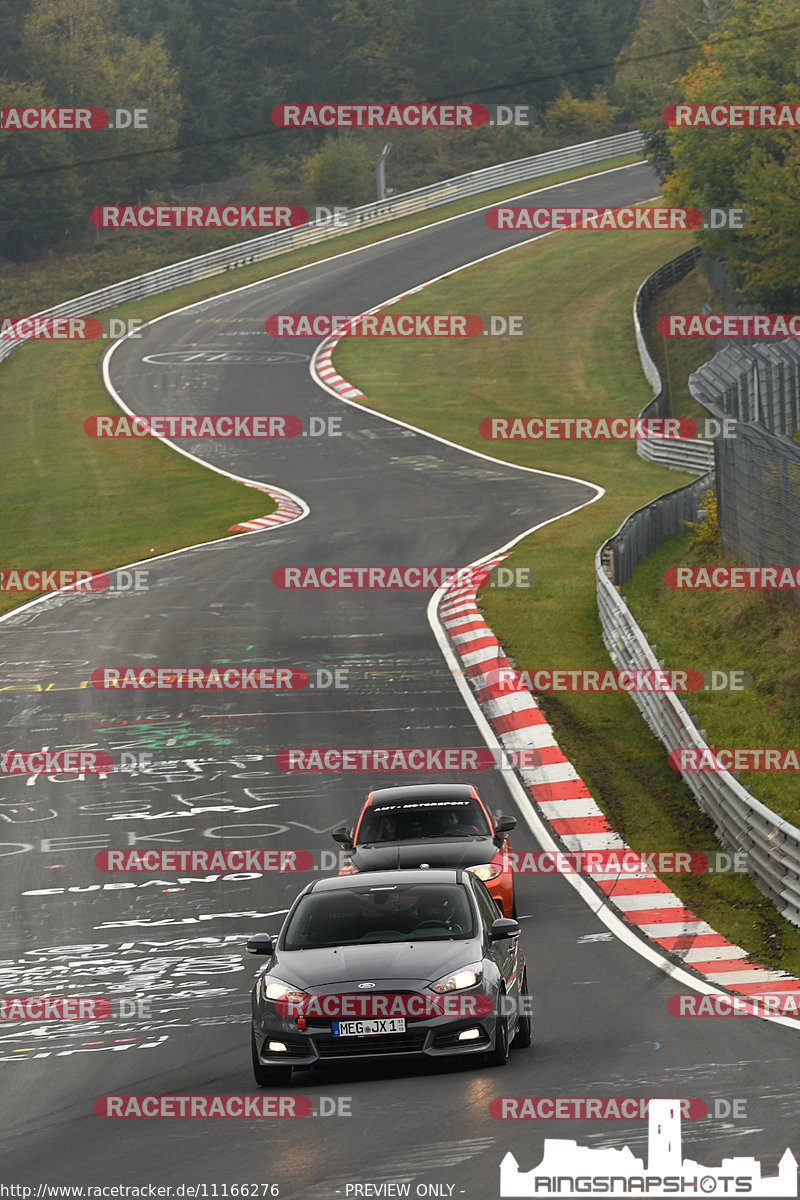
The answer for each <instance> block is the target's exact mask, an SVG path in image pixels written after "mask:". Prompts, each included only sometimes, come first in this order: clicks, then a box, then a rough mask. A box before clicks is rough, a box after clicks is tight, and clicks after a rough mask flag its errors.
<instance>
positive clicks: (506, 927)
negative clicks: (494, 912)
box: [492, 917, 520, 942]
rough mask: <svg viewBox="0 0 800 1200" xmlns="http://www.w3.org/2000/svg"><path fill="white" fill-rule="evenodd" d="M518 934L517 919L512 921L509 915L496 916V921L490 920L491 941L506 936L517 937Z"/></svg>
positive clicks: (502, 939)
mask: <svg viewBox="0 0 800 1200" xmlns="http://www.w3.org/2000/svg"><path fill="white" fill-rule="evenodd" d="M519 935H520V925H519V921H514V920H513V919H512V918H511V917H498V919H497V920H496V921H492V941H493V942H501V941H505V940H507V939H508V938H518V937H519Z"/></svg>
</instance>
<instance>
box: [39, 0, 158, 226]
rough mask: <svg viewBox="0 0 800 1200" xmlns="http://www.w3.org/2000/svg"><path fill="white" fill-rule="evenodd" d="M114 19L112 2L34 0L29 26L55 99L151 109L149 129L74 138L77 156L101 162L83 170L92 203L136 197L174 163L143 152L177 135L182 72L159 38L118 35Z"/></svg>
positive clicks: (50, 96)
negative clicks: (140, 38)
mask: <svg viewBox="0 0 800 1200" xmlns="http://www.w3.org/2000/svg"><path fill="white" fill-rule="evenodd" d="M117 16H118V14H117V11H116V6H115V3H114V0H106V2H105V3H104V4H102V5H97V4H96V3H94V0H33V2H32V4H31V9H30V13H29V15H28V18H27V21H26V23H25V40H26V48H27V54H28V59H29V62H30V64H31V67H32V68H33V70H34V71H35V73H36V75H37V76H38V78H39V79H41V81H42V84H43V86H44V88H45V89H46V92H47V95H48V99H49V102H50V103H51V104H53V103H55V104H63V105H89V106H97V107H100V108H127V109H133V108H145V109H147V113H148V116H147V122H148V128H147V129H135V128H131V129H127V130H126V129H119V130H114V131H113V132H111V131H108V130H106V131H100V132H98V131H94V132H85V133H76V134H71V135H70V138H71V141H70V147H71V149H72V151H73V156H72V157H73V161H76V162H79V161H91V160H98V161H97V164H96V165H92V166H90V167H88V168H81V171H80V181H81V186H82V187H83V190H84V192H85V194H86V197H87V204H88V207H92V206H93V205H95V204H99V203H104V202H105V203H113V202H114V201H116V200H127V199H137V198H139V197H140V196H141V195H142V193H144V192H146V190H147V189H149V188H158V187H163V186H164V185H165V184H166V183H167V182H168V181H169V179H170V177H171V174H172V172H173V170H174V167H175V159H174V157H173V156H171V155H167V154H159V153H153V154H148V153H146V152H147V151H155V150H157V149H158V148H159V147H162V146H167V145H170V144H172V143H174V141H175V139H176V136H177V132H178V128H179V121H180V112H181V101H180V94H179V91H178V81H177V73H176V72H175V71H174V69H173V68H172V67H171V66H170V64H169V60H168V56H167V53H166V50H165V48H164V44H163V41H162V39H161V38H160V37H159V36H156V37H153V38H152V39H151V40H150V41H149V42H147V43H144V42H141V41H140V40H139V39H137V38H135V37H130V36H126V35H125V34H121V33H118V32H117V31H116V21H117ZM126 153H131V154H134V155H136V157H133V158H130V159H127V158H125V157H124V156H125V155H126ZM104 159H107V160H109V161H107V162H103V161H102V160H104Z"/></svg>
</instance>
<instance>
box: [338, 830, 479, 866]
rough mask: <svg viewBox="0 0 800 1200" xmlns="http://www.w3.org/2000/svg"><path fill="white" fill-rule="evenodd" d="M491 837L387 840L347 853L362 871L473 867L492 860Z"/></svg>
mask: <svg viewBox="0 0 800 1200" xmlns="http://www.w3.org/2000/svg"><path fill="white" fill-rule="evenodd" d="M497 853H498V850H497V846H496V845H495V843H494V842H493V841H492V839H491V837H488V836H487V837H474V836H473V837H469V838H458V839H455V840H453V841H438V840H434V839H432V838H427V839H425V840H421V841H419V842H388V843H386V844H384V845H369V844H368V845H366V846H357V847H356V849H355V850H354V851H353V853H352V854H350V855H348V857H349V859H350V861H351V862H352V864H353V866H354V867H356V868H357V869H358V870H359V871H391V870H396V869H399V868H408V867H418V866H419V865H420V864H421V863H427V864H428V866H429V867H474V866H477V865H478V864H479V863H487V862H490V861H491V859H492V857H493V855H495V854H497Z"/></svg>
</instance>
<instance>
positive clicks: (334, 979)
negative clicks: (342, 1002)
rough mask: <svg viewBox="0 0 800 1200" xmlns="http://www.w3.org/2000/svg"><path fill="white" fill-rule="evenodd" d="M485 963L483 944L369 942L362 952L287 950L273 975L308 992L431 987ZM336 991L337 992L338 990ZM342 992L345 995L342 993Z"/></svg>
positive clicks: (359, 949) (346, 949) (360, 948)
mask: <svg viewBox="0 0 800 1200" xmlns="http://www.w3.org/2000/svg"><path fill="white" fill-rule="evenodd" d="M482 957H483V951H482V948H481V945H480V942H479V940H477V939H475V938H462V939H460V940H459V941H453V942H450V941H432V940H427V939H420V940H419V941H417V942H389V943H386V944H385V945H383V944H376V943H375V942H371V943H369V944H367V945H364V946H335V947H325V948H323V949H320V950H284V951H283V952H281V953H280V954H279V955H278V956H277V958H276V961H275V964H274V967H273V968H272V971H271V972H270V974H272V973H273V972H274V974H276V975H278V976H279V977H280V978H281V979H285V980H286V982H288V983H293V984H294V985H295V986H296V987H299V988H303V989H304V990H306V991H311V992H314V991H323V990H325V989H328V990H329V989H330V988H331V987H332V986H334V987H335V986H336V985H341V984H354V983H361V982H367V983H386V982H392V983H403V984H404V985H405V986H411V985H412V984H414V983H417V984H419V985H422V984H425V983H433V982H435V981H436V980H437V979H441V977H442V976H443V975H447V974H449V973H450V971H455V970H456V969H457V968H458V967H463V966H464V965H465V964H466V963H469V962H475V961H477V960H479V959H481V958H482ZM337 990H338V988H337ZM342 990H347V989H346V988H343V989H342Z"/></svg>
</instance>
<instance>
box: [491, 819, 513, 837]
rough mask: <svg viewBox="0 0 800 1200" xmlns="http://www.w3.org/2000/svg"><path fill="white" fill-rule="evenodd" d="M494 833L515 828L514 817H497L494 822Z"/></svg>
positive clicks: (507, 831)
mask: <svg viewBox="0 0 800 1200" xmlns="http://www.w3.org/2000/svg"><path fill="white" fill-rule="evenodd" d="M494 828H495V833H510V832H511V830H512V829H516V828H517V818H516V817H498V819H497V822H496V824H495V827H494Z"/></svg>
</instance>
